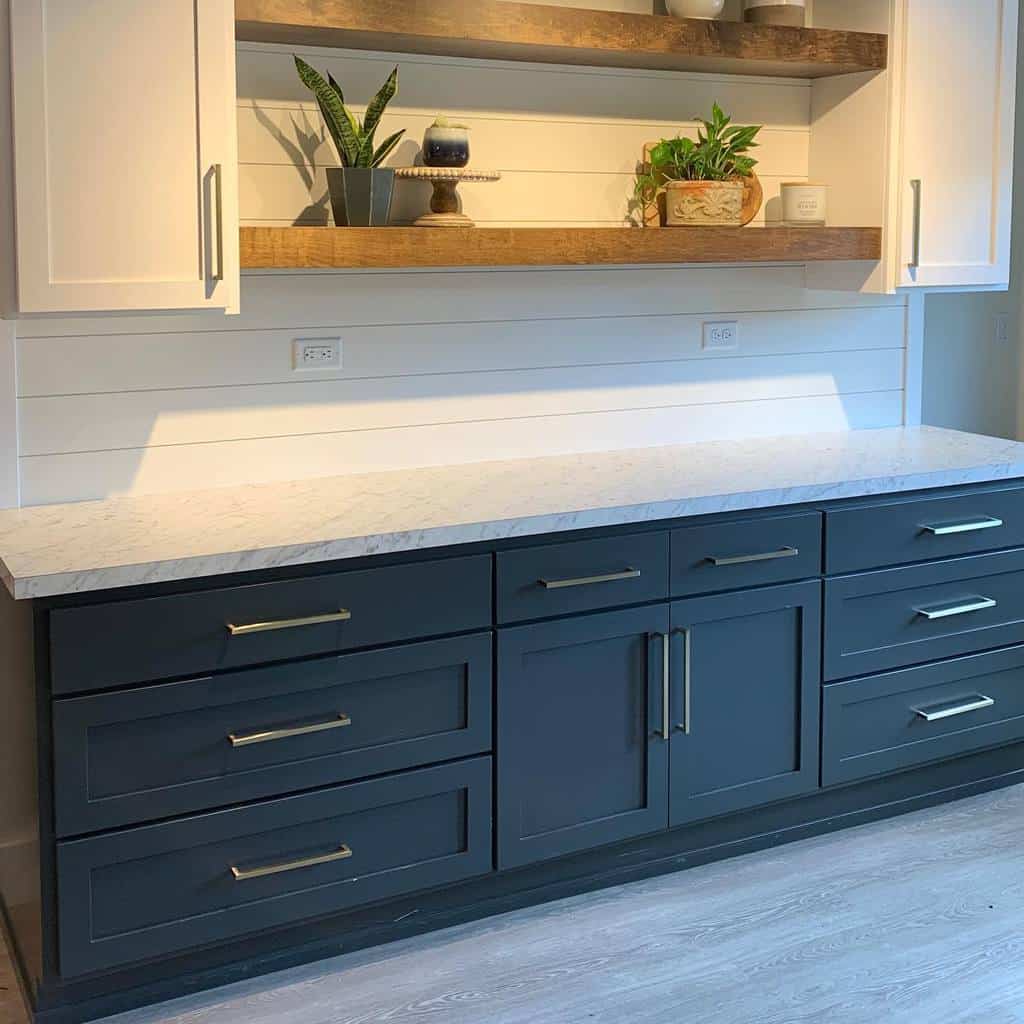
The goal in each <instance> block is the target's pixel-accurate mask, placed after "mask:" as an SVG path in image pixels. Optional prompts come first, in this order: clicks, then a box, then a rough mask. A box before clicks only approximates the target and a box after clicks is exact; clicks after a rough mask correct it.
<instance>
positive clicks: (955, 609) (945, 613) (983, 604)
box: [914, 597, 996, 622]
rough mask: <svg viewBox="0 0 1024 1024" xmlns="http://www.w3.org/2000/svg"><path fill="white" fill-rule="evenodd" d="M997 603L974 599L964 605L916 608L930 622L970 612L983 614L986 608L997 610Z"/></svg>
mask: <svg viewBox="0 0 1024 1024" xmlns="http://www.w3.org/2000/svg"><path fill="white" fill-rule="evenodd" d="M995 606H996V602H995V601H994V600H993V599H992V598H991V597H974V598H971V599H970V600H969V601H966V602H964V603H963V604H939V605H931V606H930V607H928V608H915V609H914V611H915V612H917V614H918V615H921V616H923V617H924V618H926V619H928V620H929V621H932V622H933V621H934V620H935V619H948V618H950V616H953V615H967V614H968V612H981V611H984V610H985V609H986V608H995Z"/></svg>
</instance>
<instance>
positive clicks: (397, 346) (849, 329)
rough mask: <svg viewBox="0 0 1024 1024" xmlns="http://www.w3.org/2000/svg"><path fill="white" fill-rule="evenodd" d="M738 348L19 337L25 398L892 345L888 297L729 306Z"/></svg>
mask: <svg viewBox="0 0 1024 1024" xmlns="http://www.w3.org/2000/svg"><path fill="white" fill-rule="evenodd" d="M730 316H735V319H736V321H737V322H738V324H739V336H740V347H739V348H738V349H737V350H734V351H719V350H714V349H712V350H709V351H706V352H705V351H703V350H702V347H701V341H702V330H703V324H704V322H705V319H706V318H705V317H703V316H644V317H639V316H638V317H600V318H590V317H588V318H581V319H577V320H535V321H528V322H501V323H494V324H490V323H451V324H421V325H408V326H397V327H393V326H383V327H359V326H354V327H353V326H337V327H325V328H321V329H314V330H304V329H302V328H298V329H288V328H286V329H283V330H254V331H213V332H203V333H195V332H184V333H176V334H106V335H89V336H83V337H63V338H32V339H24V338H23V339H21V340H20V342H19V345H18V387H19V394H20V395H21V396H22V397H25V398H31V397H43V396H48V395H71V394H89V393H102V392H111V391H139V390H154V389H167V388H189V387H195V388H208V387H217V386H229V385H240V384H277V383H287V382H291V381H295V380H329V379H338V380H353V379H360V378H365V377H389V376H401V375H406V374H423V373H468V372H482V371H487V370H520V369H534V368H542V367H558V366H561V367H573V366H576V365H614V364H618V363H640V362H660V361H665V360H672V359H701V360H705V359H707V360H716V361H717V360H722V359H734V358H737V357H739V358H745V357H750V356H758V357H767V356H777V355H785V354H796V353H811V352H838V351H843V350H859V349H902V348H903V344H904V322H905V314H904V311H903V310H902V309H900V308H898V307H878V308H865V309H856V310H827V309H826V310H812V309H808V310H800V311H797V312H793V313H789V312H785V313H780V312H774V313H757V314H753V313H741V314H730ZM306 337H308V338H330V339H333V338H340V339H341V341H342V350H343V365H342V367H341V368H340V369H338V370H327V371H313V372H312V373H310V372H309V371H302V372H301V373H296V371H295V370H293V369H292V343H293V341H294V340H296V339H297V338H306Z"/></svg>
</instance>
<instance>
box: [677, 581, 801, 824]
mask: <svg viewBox="0 0 1024 1024" xmlns="http://www.w3.org/2000/svg"><path fill="white" fill-rule="evenodd" d="M820 633H821V584H820V583H818V582H810V583H797V584H790V585H788V586H784V587H768V588H765V589H763V590H752V591H746V592H742V593H735V594H724V595H722V596H719V597H703V598H697V599H695V600H692V601H679V602H677V603H676V604H673V606H672V659H671V660H672V666H673V667H672V675H673V688H672V689H673V708H672V716H673V723H674V728H673V733H672V741H671V747H672V750H671V768H670V779H669V792H670V824H671V825H672V826H676V825H682V824H685V823H687V822H690V821H697V820H699V819H701V818H709V817H712V816H714V815H717V814H725V813H728V812H730V811H737V810H741V809H743V808H746V807H754V806H756V805H758V804H764V803H768V802H770V801H772V800H780V799H783V798H785V797H791V796H797V795H799V794H801V793H806V792H809V791H810V790H813V789H816V788H817V785H818V719H819V708H820V704H821V679H820V663H821V657H820V646H821V645H820Z"/></svg>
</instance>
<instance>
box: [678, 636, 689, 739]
mask: <svg viewBox="0 0 1024 1024" xmlns="http://www.w3.org/2000/svg"><path fill="white" fill-rule="evenodd" d="M676 632H677V633H679V634H681V635H682V638H683V720H682V721H681V722H680V723H679V724H678V725H677V726H676V728H677V729H678V730H679V731H680V732H682V733H683V734H684V735H686V736H689V735H690V732H691V730H692V727H693V630H692V629H691V628H690V627H689V626H686V627H684V628H682V629H677V630H676Z"/></svg>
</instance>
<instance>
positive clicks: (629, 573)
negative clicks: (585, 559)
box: [537, 569, 640, 590]
mask: <svg viewBox="0 0 1024 1024" xmlns="http://www.w3.org/2000/svg"><path fill="white" fill-rule="evenodd" d="M639 577H640V570H639V569H623V570H622V571H621V572H609V573H604V574H603V575H601V576H578V577H577V578H575V579H569V580H545V579H541V580H538V581H537V582H538V583H540V585H541V586H542V587H543V588H544V589H545V590H565V589H566V588H567V587H589V586H591V584H594V583H615V582H617V581H618V580H635V579H639Z"/></svg>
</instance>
